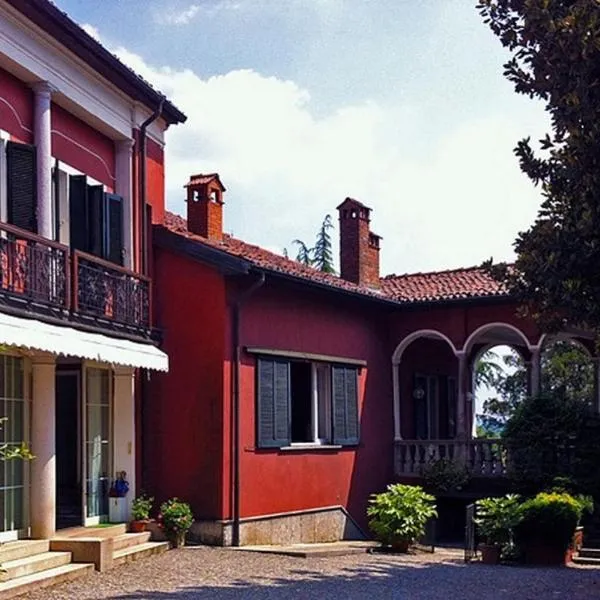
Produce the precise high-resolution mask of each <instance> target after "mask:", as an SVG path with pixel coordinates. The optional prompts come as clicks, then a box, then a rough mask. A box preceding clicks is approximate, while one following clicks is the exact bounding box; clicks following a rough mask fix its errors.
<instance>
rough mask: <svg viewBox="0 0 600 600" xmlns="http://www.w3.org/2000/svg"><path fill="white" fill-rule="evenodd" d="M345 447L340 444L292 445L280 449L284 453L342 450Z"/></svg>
mask: <svg viewBox="0 0 600 600" xmlns="http://www.w3.org/2000/svg"><path fill="white" fill-rule="evenodd" d="M342 448H344V446H342V445H340V444H311V443H306V444H292V445H291V446H282V447H281V448H279V450H281V451H282V452H294V451H296V452H306V451H309V452H315V451H317V452H318V451H319V450H341V449H342Z"/></svg>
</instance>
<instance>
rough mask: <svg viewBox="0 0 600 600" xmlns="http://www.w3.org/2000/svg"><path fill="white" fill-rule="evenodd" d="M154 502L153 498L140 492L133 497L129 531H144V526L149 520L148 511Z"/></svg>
mask: <svg viewBox="0 0 600 600" xmlns="http://www.w3.org/2000/svg"><path fill="white" fill-rule="evenodd" d="M153 504H154V498H152V497H151V496H146V495H145V494H142V495H140V496H138V497H137V498H135V499H134V500H133V502H132V503H131V517H132V521H131V524H130V528H131V531H132V532H133V533H141V532H143V531H146V526H147V525H148V522H149V521H150V511H151V510H152V505H153Z"/></svg>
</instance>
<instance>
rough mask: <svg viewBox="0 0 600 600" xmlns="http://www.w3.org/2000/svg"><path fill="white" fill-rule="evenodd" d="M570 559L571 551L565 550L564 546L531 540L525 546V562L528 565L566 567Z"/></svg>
mask: <svg viewBox="0 0 600 600" xmlns="http://www.w3.org/2000/svg"><path fill="white" fill-rule="evenodd" d="M570 557H571V553H570V552H569V549H567V550H565V548H564V546H562V547H561V546H556V545H554V546H553V545H550V544H548V543H547V542H542V541H538V540H531V541H530V542H528V543H527V544H526V545H525V562H526V563H527V564H528V565H543V566H548V567H552V566H554V567H558V566H564V565H565V564H567V563H568V562H569V560H570Z"/></svg>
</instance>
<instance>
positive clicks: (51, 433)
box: [30, 354, 56, 539]
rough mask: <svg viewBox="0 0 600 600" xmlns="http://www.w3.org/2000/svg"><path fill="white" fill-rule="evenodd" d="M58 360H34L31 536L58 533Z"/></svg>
mask: <svg viewBox="0 0 600 600" xmlns="http://www.w3.org/2000/svg"><path fill="white" fill-rule="evenodd" d="M55 371H56V362H55V357H54V356H52V355H41V354H40V355H36V356H35V357H34V358H33V359H32V394H31V396H32V403H31V451H32V452H33V454H34V456H35V458H34V459H33V460H32V461H31V506H30V514H31V535H32V537H34V538H38V539H47V538H51V537H52V536H53V535H54V534H55V532H56V444H55V441H56V432H55V429H56V416H55V405H56V400H55V397H56V385H55Z"/></svg>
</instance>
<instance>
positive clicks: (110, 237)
mask: <svg viewBox="0 0 600 600" xmlns="http://www.w3.org/2000/svg"><path fill="white" fill-rule="evenodd" d="M105 206H106V228H107V231H106V236H105V240H106V248H105V249H104V258H105V259H106V260H109V261H110V262H113V263H115V264H117V265H122V264H123V243H124V239H123V238H124V236H123V198H121V196H117V195H116V194H105Z"/></svg>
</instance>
